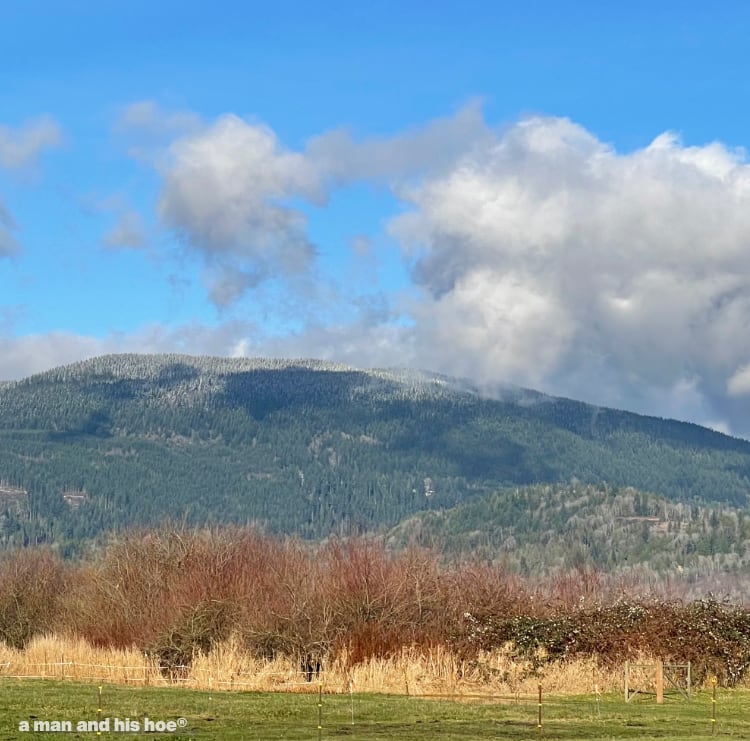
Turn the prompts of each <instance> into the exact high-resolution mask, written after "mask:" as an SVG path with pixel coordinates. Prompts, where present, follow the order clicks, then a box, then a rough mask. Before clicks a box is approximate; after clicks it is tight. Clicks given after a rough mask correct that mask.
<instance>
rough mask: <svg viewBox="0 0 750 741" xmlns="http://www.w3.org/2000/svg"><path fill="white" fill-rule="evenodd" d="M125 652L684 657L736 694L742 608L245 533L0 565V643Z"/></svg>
mask: <svg viewBox="0 0 750 741" xmlns="http://www.w3.org/2000/svg"><path fill="white" fill-rule="evenodd" d="M49 632H57V633H62V634H69V635H72V636H78V637H82V638H85V639H86V640H88V641H89V642H91V643H92V644H94V645H97V646H103V647H118V648H123V647H131V646H137V647H138V648H140V649H141V650H143V651H146V652H149V653H151V654H153V655H156V656H158V657H159V659H160V661H161V665H162V666H163V667H164V669H165V671H174V670H175V667H177V666H179V665H184V664H189V663H190V661H191V659H192V657H193V655H194V654H195V653H196V652H198V651H201V652H205V651H208V650H209V649H210V648H211V647H212V646H213V645H214V644H215V643H217V642H220V641H223V640H225V639H227V638H228V637H229V636H230V635H234V636H236V637H239V638H240V639H241V640H242V641H243V642H244V644H245V645H246V646H247V647H248V648H250V649H251V650H253V651H254V652H255V653H256V654H257V655H258V656H264V657H273V656H274V655H276V654H286V655H289V656H294V657H297V659H298V660H299V661H300V664H301V666H302V667H303V668H304V670H305V671H307V672H308V673H309V672H310V671H312V669H311V667H318V666H320V664H321V662H323V663H324V662H325V661H326V660H327V659H328V658H329V657H330V656H332V655H338V656H341V655H344V653H345V655H346V656H347V659H348V661H349V662H350V663H351V664H355V663H358V662H361V661H364V660H366V659H369V658H374V657H386V656H389V655H392V654H394V653H396V652H397V651H399V650H400V649H401V648H402V647H404V646H415V647H418V648H424V649H427V648H430V647H434V646H437V645H444V646H450V647H451V648H452V649H453V650H454V651H456V652H457V653H458V654H460V655H461V656H462V657H463V658H465V659H467V660H473V659H476V658H477V657H478V656H479V655H480V653H481V652H483V651H487V650H492V649H495V648H499V647H507V646H508V645H509V646H510V647H511V649H512V650H513V651H515V652H516V653H517V655H518V656H519V658H521V657H523V658H524V659H529V658H531V659H532V660H533V661H534V662H536V665H537V666H539V665H540V664H542V663H544V662H549V661H558V660H565V659H569V658H577V657H582V656H595V657H597V658H598V659H599V661H601V662H602V663H603V664H609V665H613V664H616V663H619V662H622V661H624V660H626V659H628V658H634V657H636V656H638V655H640V654H642V653H646V654H650V655H653V656H661V657H662V658H664V659H665V660H673V661H681V662H682V661H686V660H690V661H691V662H692V663H693V666H694V672H695V676H696V677H697V678H698V679H700V678H701V677H705V676H707V675H708V674H715V675H717V676H718V677H719V679H720V680H721V681H722V682H723V683H725V684H728V685H732V684H736V683H737V682H739V681H740V680H741V679H742V678H743V677H744V675H745V673H746V671H747V668H748V666H750V611H748V610H746V609H744V608H743V607H740V606H732V605H726V604H720V603H718V602H716V601H714V600H705V601H699V602H692V603H687V604H683V603H681V602H676V601H664V600H659V599H655V598H653V597H652V598H648V599H646V598H642V597H641V598H639V597H637V596H635V595H634V594H633V593H631V594H629V595H628V594H624V593H622V591H620V592H619V593H617V590H615V591H609V592H607V590H605V588H604V580H603V578H602V577H601V576H600V575H597V574H594V573H592V572H579V573H578V574H575V575H569V576H568V577H565V578H560V579H558V580H556V581H555V583H554V584H553V585H552V586H549V585H547V586H546V587H545V585H541V584H534V585H531V584H524V583H523V582H521V581H520V580H519V579H518V578H517V577H515V576H513V575H510V574H508V573H506V572H505V571H504V570H503V569H502V568H499V567H496V566H493V565H490V564H482V563H475V562H468V563H459V564H454V565H451V566H446V565H445V564H441V561H440V557H439V554H437V553H436V552H432V551H426V550H416V549H412V550H407V551H400V552H392V551H389V550H388V549H387V548H386V547H385V546H384V545H383V544H382V543H380V542H378V541H374V540H368V539H357V540H347V541H331V542H329V543H327V544H324V545H317V546H312V545H309V544H306V543H303V542H299V541H292V540H286V541H282V540H277V539H273V538H270V537H267V536H265V535H263V534H261V533H258V532H256V531H254V530H251V529H224V530H216V531H207V530H206V531H180V530H168V531H154V532H147V533H139V534H130V535H126V536H124V537H122V538H121V539H120V540H118V541H117V542H114V543H112V544H111V545H110V546H109V547H108V548H107V549H106V550H105V551H104V552H102V553H100V554H98V555H97V556H95V557H92V558H91V559H90V560H88V561H86V562H79V563H76V564H71V563H67V562H63V561H62V560H60V559H59V558H57V557H56V556H55V555H53V554H51V553H49V552H44V551H34V550H30V551H29V550H27V551H19V552H17V553H14V554H10V555H8V556H6V557H5V558H4V559H3V560H2V561H0V639H2V640H3V641H5V642H6V643H8V644H10V645H12V646H15V647H22V646H24V645H25V644H26V643H27V642H28V641H29V639H30V638H31V637H33V636H34V635H36V634H40V633H49Z"/></svg>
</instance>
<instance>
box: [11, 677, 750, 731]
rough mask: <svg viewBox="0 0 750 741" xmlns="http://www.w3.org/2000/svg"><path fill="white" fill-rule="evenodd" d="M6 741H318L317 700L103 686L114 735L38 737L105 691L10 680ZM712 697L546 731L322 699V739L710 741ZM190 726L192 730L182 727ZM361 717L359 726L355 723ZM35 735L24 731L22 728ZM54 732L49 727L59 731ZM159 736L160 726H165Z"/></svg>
mask: <svg viewBox="0 0 750 741" xmlns="http://www.w3.org/2000/svg"><path fill="white" fill-rule="evenodd" d="M0 692H2V697H3V701H2V703H0V739H2V740H3V741H5V740H6V739H24V738H81V739H87V738H90V739H96V738H106V737H110V738H121V739H127V738H151V739H173V740H177V739H180V740H182V741H186V740H187V739H222V740H223V739H226V740H227V741H235V740H239V739H268V740H269V741H271V740H272V739H299V740H300V741H301V740H302V739H310V740H311V741H315V740H316V739H318V738H319V736H318V734H319V731H318V696H317V694H269V693H238V692H235V693H227V692H219V693H210V692H198V691H193V690H182V689H171V688H169V689H163V688H129V687H119V686H107V685H105V686H103V688H102V714H101V715H102V718H104V719H107V718H109V723H110V728H109V731H107V730H106V727H104V728H102V729H100V730H101V731H102V733H101V735H100V736H99V735H97V732H96V730H95V729H94V728H93V727H90V728H87V729H86V730H85V731H84V730H78V731H76V730H73V732H70V733H69V732H65V731H62V732H51V731H50V732H44V731H39V730H36V731H35V730H34V723H35V722H37V723H38V722H40V721H48V722H50V723H52V722H54V721H57V722H58V723H59V724H60V725H59V726H58V727H61V728H64V724H63V722H64V721H70V722H71V724H72V727H73V729H75V728H76V724H77V723H78V722H79V721H96V720H97V716H98V713H97V709H98V688H97V686H92V685H86V684H76V683H72V682H66V683H61V682H52V681H48V680H46V681H35V680H24V681H22V682H19V681H15V680H11V679H5V680H2V682H0ZM711 704H712V703H711V695H710V693H709V692H702V693H699V694H696V695H694V697H693V699H692V700H691V701H690V702H686V701H685V700H682V699H680V700H678V699H676V698H672V697H670V698H667V699H666V701H665V703H664V705H661V706H657V705H656V704H655V703H654V701H653V698H651V699H650V700H649V699H646V698H644V699H641V700H633V701H632V702H631V703H627V704H626V703H625V702H624V701H623V699H622V697H620V696H614V695H604V696H602V697H601V698H600V700H599V701H598V702H597V700H596V699H595V698H594V697H593V696H576V697H548V698H545V699H544V704H543V707H542V710H543V728H542V731H541V734H540V732H539V729H538V728H537V702H536V698H531V697H527V698H521V699H520V700H519V701H518V702H515V701H506V702H492V703H490V702H478V701H472V702H467V701H464V702H454V701H448V700H442V699H416V698H408V697H403V696H385V695H356V694H355V695H354V696H353V697H350V696H349V695H323V705H322V709H321V710H322V730H321V731H320V738H322V739H353V740H354V739H356V740H357V741H374V740H376V739H378V740H381V741H385V740H386V739H394V741H401V740H403V741H428V740H430V741H431V740H432V739H435V740H436V741H447V740H448V739H462V740H463V739H466V740H467V741H469V740H471V739H534V738H540V737H541V738H546V739H641V740H645V739H657V738H658V739H710V738H714V736H712V735H711V726H712V723H711ZM145 717H148V718H149V719H150V720H151V721H152V722H154V723H157V722H159V721H161V722H163V723H166V722H168V721H172V722H173V723H175V725H177V726H178V728H177V730H175V731H174V732H170V731H162V732H159V731H158V730H156V731H154V732H149V733H144V732H142V731H139V732H132V730H131V731H122V730H120V731H116V730H115V727H114V723H115V719H119V721H120V724H124V723H126V719H129V721H130V728H131V729H132V728H133V727H134V725H133V722H134V721H137V722H138V723H139V724H141V727H143V724H144V718H145ZM178 719H184V723H185V725H184V727H183V725H182V721H180V720H178ZM352 720H353V722H352ZM24 721H25V722H27V723H28V724H29V726H28V727H29V729H30V730H29V731H28V732H26V731H24V730H19V728H22V726H21V725H20V724H22V723H23V722H24ZM53 727H54V726H52V725H51V726H50V728H53ZM156 727H157V729H158V726H156ZM716 736H717V737H723V738H727V737H730V738H737V739H740V738H745V739H747V738H750V692H748V691H742V690H734V691H721V690H720V691H719V693H718V701H717V723H716Z"/></svg>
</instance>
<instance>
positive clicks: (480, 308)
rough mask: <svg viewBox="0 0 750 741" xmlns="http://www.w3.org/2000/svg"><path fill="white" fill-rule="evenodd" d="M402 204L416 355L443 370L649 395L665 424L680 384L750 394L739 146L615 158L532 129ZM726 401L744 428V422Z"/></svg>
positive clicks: (531, 123)
mask: <svg viewBox="0 0 750 741" xmlns="http://www.w3.org/2000/svg"><path fill="white" fill-rule="evenodd" d="M402 197H403V198H404V199H405V200H407V202H408V203H410V204H411V206H412V210H411V211H410V212H408V213H406V214H403V215H401V216H399V217H397V218H395V219H393V220H392V222H391V225H390V229H391V232H392V233H393V234H394V235H395V236H396V237H397V238H398V239H400V240H401V241H402V243H403V245H404V251H405V254H406V255H407V257H408V258H409V259H410V260H411V261H412V264H413V276H414V279H415V281H416V282H417V283H418V285H420V286H421V288H422V289H423V292H424V295H423V300H422V301H421V302H420V303H419V304H418V306H417V308H416V310H415V317H416V318H417V325H416V328H415V332H416V335H417V341H418V344H419V346H420V348H422V350H423V352H424V354H425V355H426V356H428V357H430V358H431V359H432V364H433V365H435V366H437V367H439V368H440V369H442V370H447V371H449V372H460V373H467V372H468V371H471V375H473V376H474V377H479V378H480V379H495V380H506V381H515V382H518V383H522V384H529V383H532V384H538V385H542V386H544V387H545V388H548V389H550V390H551V391H553V392H558V393H570V394H578V395H580V396H584V397H588V398H592V396H593V397H599V396H600V394H599V389H601V388H606V389H607V392H608V394H607V395H608V396H609V398H611V396H612V391H613V390H614V391H615V394H616V395H617V396H618V397H620V398H622V399H623V401H625V402H626V403H627V402H630V403H632V402H633V401H634V400H635V399H636V397H640V398H641V399H642V400H645V399H646V398H648V399H649V400H650V401H651V402H653V401H654V400H655V399H656V401H657V403H656V407H655V408H654V407H652V408H651V411H654V412H655V413H658V411H659V409H660V408H661V409H667V408H670V409H673V408H674V405H673V404H671V403H669V404H667V403H666V402H664V401H663V402H662V403H659V402H658V397H659V395H661V396H662V398H663V399H666V398H667V397H670V398H671V397H672V392H673V389H674V388H675V386H676V385H677V386H679V384H680V383H682V382H684V381H685V379H690V383H691V384H694V385H695V393H694V396H696V395H697V397H698V401H696V399H695V398H693V400H692V401H691V402H690V405H691V407H692V408H694V409H695V408H697V407H701V406H703V407H705V406H706V404H707V405H708V406H709V407H711V408H713V407H712V405H716V403H717V402H721V398H722V397H724V396H725V393H726V389H727V384H729V389H730V391H732V392H733V393H737V392H738V390H739V389H741V388H742V389H745V388H746V387H750V386H749V385H748V382H747V379H746V378H744V377H737V378H735V375H734V374H736V372H737V370H738V369H740V368H743V367H744V366H746V365H748V364H749V363H750V333H748V332H747V330H746V328H747V326H749V325H750V167H749V166H748V165H747V163H746V162H745V159H744V155H743V153H742V152H740V151H731V150H728V149H726V148H725V147H723V146H722V145H720V144H715V143H714V144H710V145H708V146H705V147H684V146H682V145H681V143H680V142H679V140H678V139H677V138H676V137H674V136H673V135H664V136H660V137H658V138H657V139H655V140H654V142H653V143H652V144H651V145H650V146H648V147H646V148H644V149H641V150H638V151H635V152H632V153H629V154H619V153H617V152H616V151H615V150H614V149H613V148H611V147H610V146H608V145H606V144H605V143H603V142H600V141H599V140H598V139H596V137H594V136H593V135H592V134H590V133H589V132H587V131H586V130H585V129H583V128H582V127H580V126H577V125H575V124H573V123H571V122H570V121H567V120H565V119H545V118H534V119H529V120H525V121H522V122H520V123H518V124H517V125H515V126H513V127H511V128H510V129H508V130H507V131H506V132H505V133H504V134H503V135H501V136H499V137H497V138H496V139H495V140H494V141H493V142H492V143H491V144H489V145H487V146H485V147H484V148H483V149H482V150H481V151H475V152H473V153H472V154H471V155H469V156H465V157H463V158H460V160H459V161H458V162H457V163H456V164H455V166H454V167H453V168H452V169H451V170H450V171H449V172H446V173H444V174H442V175H440V176H437V177H428V178H426V179H425V180H424V181H423V182H421V183H419V184H418V185H416V186H412V187H411V188H410V189H409V190H405V191H402ZM587 367H588V370H587ZM732 379H734V380H732ZM743 384H744V385H743ZM721 406H722V411H723V412H724V413H728V414H729V416H730V417H731V418H732V424H733V425H739V424H740V414H744V411H743V412H741V413H736V414H732V413H731V412H730V411H729V410H728V409H727V408H726V405H721ZM702 411H703V412H709V413H710V411H711V409H708V410H706V409H703V410H702Z"/></svg>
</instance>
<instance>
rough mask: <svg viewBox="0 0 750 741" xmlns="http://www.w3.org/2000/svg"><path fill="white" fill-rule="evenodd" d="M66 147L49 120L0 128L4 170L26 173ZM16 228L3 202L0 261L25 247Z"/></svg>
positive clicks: (0, 202)
mask: <svg viewBox="0 0 750 741" xmlns="http://www.w3.org/2000/svg"><path fill="white" fill-rule="evenodd" d="M61 143H62V131H61V129H60V127H59V126H58V124H57V122H55V121H54V119H52V118H51V117H49V116H42V117H41V118H38V119H36V120H34V121H29V122H27V123H25V124H24V125H23V126H21V127H20V128H18V129H12V128H10V127H8V126H3V125H0V167H2V168H4V169H6V170H23V169H26V168H28V167H29V166H31V165H33V164H34V162H35V161H36V159H37V158H38V157H39V155H40V154H41V153H42V152H43V151H44V150H45V149H49V148H51V147H57V146H59V145H60V144H61ZM15 229H16V224H15V221H14V219H13V216H12V215H11V213H10V211H9V210H8V209H7V208H6V206H5V205H4V204H3V202H2V200H0V258H2V257H10V256H12V255H16V254H18V253H19V252H20V251H21V245H20V244H19V242H18V241H17V240H16V238H15V237H14V236H13V231H14V230H15Z"/></svg>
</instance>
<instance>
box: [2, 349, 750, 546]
mask: <svg viewBox="0 0 750 741" xmlns="http://www.w3.org/2000/svg"><path fill="white" fill-rule="evenodd" d="M749 474H750V443H747V442H745V441H742V440H738V439H734V438H731V437H728V436H725V435H722V434H719V433H717V432H713V431H711V430H708V429H705V428H702V427H699V426H697V425H692V424H686V423H681V422H675V421H669V420H662V419H657V418H653V417H644V416H639V415H636V414H631V413H627V412H621V411H615V410H612V409H605V408H599V407H593V406H590V405H587V404H584V403H581V402H576V401H571V400H567V399H558V398H553V397H549V396H546V395H544V394H540V393H538V392H534V391H530V390H525V389H519V388H510V387H497V388H496V389H494V391H492V392H491V394H488V393H487V392H485V393H480V391H479V390H478V389H476V388H474V387H473V386H472V385H471V384H470V383H468V382H465V381H460V380H456V379H450V378H446V377H443V376H439V375H435V374H430V373H421V372H414V371H400V370H357V369H354V368H349V367H344V366H337V365H332V364H327V363H321V362H316V361H272V360H251V359H220V358H203V357H201V358H196V357H188V356H176V355H160V356H138V355H117V356H107V357H101V358H96V359H93V360H89V361H85V362H81V363H76V364H74V365H70V366H66V367H62V368H57V369H54V370H51V371H48V372H46V373H41V374H38V375H35V376H32V377H29V378H27V379H23V380H21V381H17V382H13V383H5V384H1V385H0V515H2V517H1V528H2V530H1V532H2V539H3V542H4V543H5V544H6V545H8V544H18V543H29V542H31V543H36V542H49V541H60V540H64V541H71V540H73V541H74V540H76V539H81V538H88V537H92V536H95V535H96V534H98V533H100V532H102V531H105V530H111V529H116V528H120V527H124V526H129V525H143V524H154V523H158V522H159V521H161V520H162V519H164V518H165V517H170V518H172V519H180V520H184V521H186V522H188V523H206V522H209V523H210V522H239V523H245V522H249V521H254V522H258V523H261V524H262V525H263V526H264V527H266V528H268V529H269V530H272V531H279V532H292V533H297V534H300V535H302V536H305V537H320V536H325V535H327V534H330V533H341V534H349V533H358V532H363V531H369V530H373V529H383V528H387V527H392V526H395V525H396V524H397V523H399V522H400V521H401V520H403V519H404V518H406V517H409V516H411V515H413V514H414V513H417V512H419V511H422V510H437V509H444V508H450V507H453V506H455V505H458V504H461V503H464V502H467V501H469V500H471V499H472V498H475V497H480V496H482V495H486V494H490V493H492V492H496V491H498V490H500V489H503V488H505V487H508V486H511V485H516V486H518V485H529V484H536V483H550V484H554V483H559V482H568V481H570V480H571V479H574V478H575V479H577V480H578V481H580V482H583V483H592V484H599V483H600V482H608V484H609V485H611V486H618V487H623V486H633V487H637V488H639V489H643V490H647V491H650V492H653V493H655V494H658V495H661V496H663V497H666V498H668V499H671V500H674V501H681V502H692V501H698V500H702V501H705V502H724V503H727V504H731V505H736V506H739V507H744V506H745V505H746V504H747V497H748V492H750V481H748V475H749Z"/></svg>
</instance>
